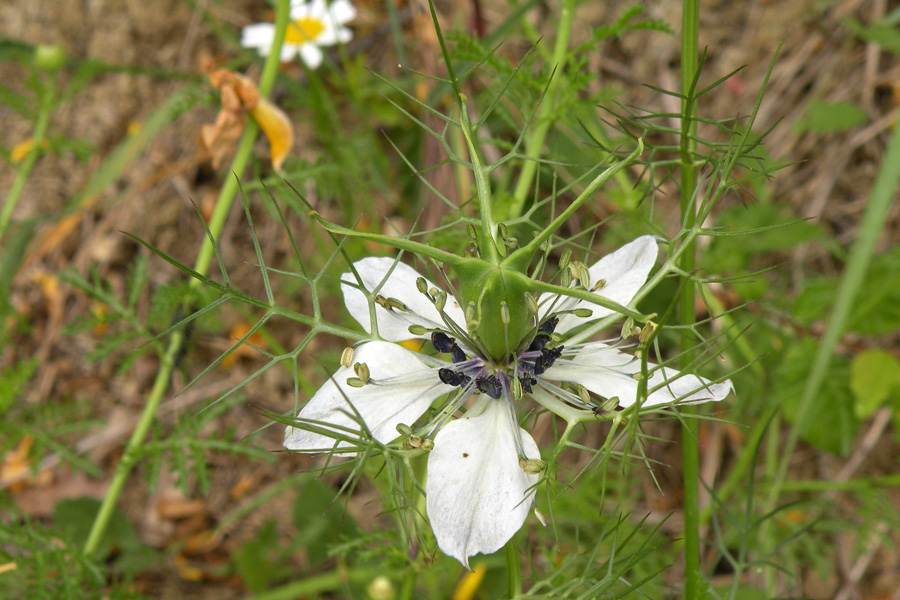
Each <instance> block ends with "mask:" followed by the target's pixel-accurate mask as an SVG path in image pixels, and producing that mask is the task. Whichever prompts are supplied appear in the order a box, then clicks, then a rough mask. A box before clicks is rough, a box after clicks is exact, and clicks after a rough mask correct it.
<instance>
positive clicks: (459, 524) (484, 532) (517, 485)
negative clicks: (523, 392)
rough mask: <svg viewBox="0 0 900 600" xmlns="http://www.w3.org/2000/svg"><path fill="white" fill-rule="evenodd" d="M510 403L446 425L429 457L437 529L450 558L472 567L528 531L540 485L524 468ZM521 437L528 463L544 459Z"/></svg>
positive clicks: (428, 487) (431, 513)
mask: <svg viewBox="0 0 900 600" xmlns="http://www.w3.org/2000/svg"><path fill="white" fill-rule="evenodd" d="M505 402H506V400H493V401H491V402H489V403H488V407H487V409H486V410H485V411H484V412H483V413H482V414H480V415H478V416H476V417H463V418H462V419H459V420H457V421H453V422H452V423H448V424H447V425H445V426H444V428H443V429H441V430H440V432H439V433H438V434H437V436H436V437H435V438H434V449H433V450H432V451H431V453H430V454H429V456H428V480H427V481H426V483H425V494H426V497H427V510H428V519H429V520H430V521H431V528H432V530H433V531H434V535H435V537H436V538H437V543H438V546H439V547H440V549H441V550H442V551H443V552H444V554H448V555H450V556H452V557H454V558H456V559H457V560H459V561H460V562H461V563H463V564H464V565H465V566H466V567H468V566H469V557H470V556H473V555H475V554H478V553H484V554H490V553H491V552H496V551H497V550H499V549H500V548H501V547H503V545H504V544H505V543H506V542H507V541H509V539H510V538H511V537H512V536H513V535H514V534H515V533H516V532H517V531H518V530H519V528H520V527H522V523H524V522H525V518H526V517H527V516H528V511H529V510H530V509H531V504H532V500H531V498H532V496H533V495H534V489H533V488H531V486H533V485H534V484H535V483H537V481H538V475H529V474H527V473H525V472H524V471H523V470H522V469H521V467H519V456H518V453H517V451H516V441H515V437H514V436H515V435H516V432H515V431H514V430H513V426H512V424H511V422H510V417H509V413H508V411H507V407H506V406H505V405H504V403H505ZM519 434H520V435H521V436H522V444H523V446H524V448H523V449H524V451H525V453H526V455H527V457H528V458H540V453H539V451H538V448H537V444H535V443H534V440H533V439H532V438H531V436H530V435H529V434H528V432H526V431H525V430H523V429H521V428H519ZM529 488H531V489H529Z"/></svg>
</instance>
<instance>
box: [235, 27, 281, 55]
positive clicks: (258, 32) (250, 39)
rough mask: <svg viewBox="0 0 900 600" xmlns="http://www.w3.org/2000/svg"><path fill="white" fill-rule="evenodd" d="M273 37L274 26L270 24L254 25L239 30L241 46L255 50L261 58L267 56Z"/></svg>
mask: <svg viewBox="0 0 900 600" xmlns="http://www.w3.org/2000/svg"><path fill="white" fill-rule="evenodd" d="M274 37H275V26H274V25H272V24H271V23H254V24H253V25H247V26H246V27H244V28H243V29H242V30H241V46H243V47H244V48H257V49H258V50H259V52H260V54H262V55H263V56H268V54H269V51H270V50H271V49H272V39H273V38H274Z"/></svg>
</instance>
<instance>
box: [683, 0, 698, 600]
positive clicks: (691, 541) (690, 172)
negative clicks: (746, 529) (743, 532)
mask: <svg viewBox="0 0 900 600" xmlns="http://www.w3.org/2000/svg"><path fill="white" fill-rule="evenodd" d="M699 20H700V3H699V0H684V2H683V4H682V15H681V24H682V29H681V93H682V94H683V95H684V97H683V99H682V103H681V136H680V154H681V222H682V226H683V227H684V228H685V229H687V230H688V231H690V230H693V229H694V227H695V222H696V219H697V208H696V197H695V196H696V191H697V170H696V167H695V165H694V153H695V151H696V142H695V141H694V140H695V139H696V136H695V133H696V131H697V125H696V122H695V120H694V116H695V114H696V106H695V105H694V87H695V83H694V82H695V77H696V75H697V67H698V64H697V62H698V61H697V54H698V52H697V48H698V24H699ZM695 265H696V249H695V247H694V244H693V241H691V242H689V246H688V247H687V248H685V249H684V252H683V253H682V255H681V263H680V267H681V270H682V272H683V273H684V275H683V277H682V281H681V290H680V293H679V305H678V323H679V325H681V326H682V327H684V329H683V333H682V336H681V352H682V363H683V364H684V365H685V366H688V365H690V364H691V362H692V361H693V355H694V352H693V349H694V338H693V335H692V332H691V329H690V328H691V326H692V325H693V324H694V320H695V313H694V282H693V280H692V279H691V274H692V273H693V271H694V268H695ZM685 410H686V412H688V413H689V414H690V413H692V412H694V411H695V410H696V409H693V408H687V409H685ZM697 424H698V422H697V419H694V418H690V416H689V417H688V418H687V419H683V420H682V440H681V449H682V462H683V473H682V478H683V480H682V481H683V487H684V573H685V580H684V597H685V599H686V600H697V599H699V598H700V594H701V593H702V583H703V577H702V573H701V570H700V447H699V442H698V439H697Z"/></svg>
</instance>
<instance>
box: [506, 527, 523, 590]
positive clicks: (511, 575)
mask: <svg viewBox="0 0 900 600" xmlns="http://www.w3.org/2000/svg"><path fill="white" fill-rule="evenodd" d="M503 549H504V551H505V553H506V589H507V593H508V594H509V597H510V599H512V598H518V597H519V596H521V595H522V557H521V556H520V555H519V551H518V550H517V549H516V544H515V542H513V540H509V541H508V542H506V545H505V546H504V547H503Z"/></svg>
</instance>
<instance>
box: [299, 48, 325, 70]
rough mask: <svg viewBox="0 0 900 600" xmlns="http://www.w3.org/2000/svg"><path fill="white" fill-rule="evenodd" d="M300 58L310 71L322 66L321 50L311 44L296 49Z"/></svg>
mask: <svg viewBox="0 0 900 600" xmlns="http://www.w3.org/2000/svg"><path fill="white" fill-rule="evenodd" d="M298 51H299V53H300V58H302V59H303V62H304V63H306V66H307V67H309V68H310V69H317V68H318V67H319V65H321V64H322V49H321V48H319V47H318V46H317V45H315V44H313V43H306V44H301V45H300V48H299V49H298Z"/></svg>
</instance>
